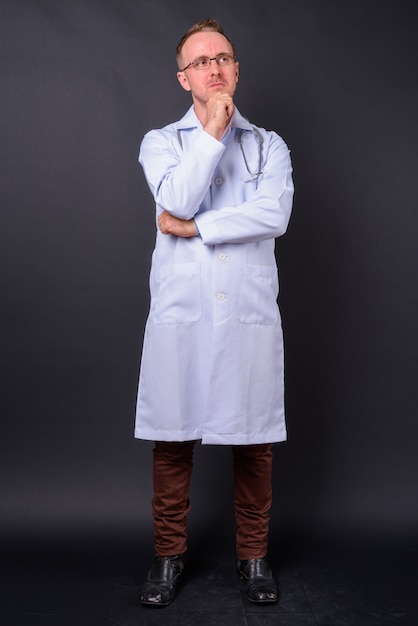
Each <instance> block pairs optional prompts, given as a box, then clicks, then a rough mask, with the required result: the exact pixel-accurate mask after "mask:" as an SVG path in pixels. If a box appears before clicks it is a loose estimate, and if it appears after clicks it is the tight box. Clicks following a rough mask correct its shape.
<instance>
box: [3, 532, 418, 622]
mask: <svg viewBox="0 0 418 626" xmlns="http://www.w3.org/2000/svg"><path fill="white" fill-rule="evenodd" d="M281 541H282V543H281V544H277V545H276V546H272V548H271V550H270V562H271V565H272V567H273V570H274V573H275V577H276V579H277V581H278V583H279V589H280V601H279V603H278V604H277V605H273V606H264V607H259V606H255V605H252V604H250V603H249V602H247V600H246V599H245V596H244V595H243V589H242V586H241V583H240V581H239V579H238V577H237V575H236V573H235V563H234V552H233V549H232V546H231V538H230V537H229V538H228V540H226V539H222V540H220V539H218V540H214V539H211V542H210V543H204V542H203V540H202V541H201V542H199V541H195V542H194V544H193V545H192V546H190V549H189V555H188V561H187V576H186V578H185V580H184V583H183V585H182V587H181V589H180V592H179V594H178V597H177V599H176V601H175V602H174V603H173V604H172V605H171V606H169V607H167V608H165V609H153V608H144V607H142V606H141V605H140V604H139V602H138V588H139V586H140V584H141V582H142V580H143V578H144V577H145V575H146V572H147V569H148V566H149V565H150V562H151V560H152V558H153V555H152V548H150V546H147V547H144V546H143V545H141V544H140V543H139V542H138V541H135V540H131V539H130V538H129V537H125V541H124V542H122V541H120V540H119V541H115V540H114V539H111V538H106V537H102V538H98V537H96V538H95V539H94V540H93V539H87V538H85V537H84V538H77V537H73V538H72V540H71V542H70V541H69V540H68V539H66V538H64V537H63V538H61V539H60V540H58V539H57V538H55V539H51V538H44V539H42V540H40V539H39V538H38V540H37V541H34V540H32V541H29V540H27V541H26V543H24V542H22V541H9V542H8V546H7V548H5V549H4V550H3V551H2V557H1V563H0V588H1V606H0V624H1V626H47V625H51V626H110V625H112V626H139V625H141V624H142V625H145V624H146V625H153V624H158V625H159V626H172V625H173V626H174V625H176V626H177V625H180V626H187V625H190V626H204V625H208V624H215V625H217V626H235V625H237V626H238V625H242V626H244V625H245V626H261V625H267V624H274V625H277V626H280V625H286V626H315V625H316V626H318V625H320V626H375V625H378V624H379V625H384V624H399V625H401V624H402V625H408V626H409V625H411V626H412V625H414V626H415V625H417V624H418V548H417V546H418V544H417V542H411V541H406V540H404V541H402V542H401V541H387V540H385V539H380V540H377V539H375V540H374V541H373V542H371V541H370V540H365V539H364V538H362V539H361V540H356V541H355V540H353V539H352V540H351V541H349V542H348V541H347V540H345V541H344V542H343V541H336V540H335V539H334V540H332V541H331V540H327V541H321V540H314V541H312V540H311V541H310V542H302V541H301V540H300V539H297V538H295V537H293V539H289V538H286V539H285V538H282V539H281Z"/></svg>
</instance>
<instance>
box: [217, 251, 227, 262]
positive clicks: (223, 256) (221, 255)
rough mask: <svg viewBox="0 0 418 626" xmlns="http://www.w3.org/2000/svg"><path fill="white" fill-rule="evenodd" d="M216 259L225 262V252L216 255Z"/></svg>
mask: <svg viewBox="0 0 418 626" xmlns="http://www.w3.org/2000/svg"><path fill="white" fill-rule="evenodd" d="M218 259H219V260H220V261H225V260H226V254H225V252H220V253H219V254H218Z"/></svg>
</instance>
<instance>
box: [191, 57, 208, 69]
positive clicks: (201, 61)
mask: <svg viewBox="0 0 418 626" xmlns="http://www.w3.org/2000/svg"><path fill="white" fill-rule="evenodd" d="M194 64H195V65H196V66H197V67H206V66H207V64H208V59H207V58H206V57H202V58H201V59H197V60H196V61H195V62H194Z"/></svg>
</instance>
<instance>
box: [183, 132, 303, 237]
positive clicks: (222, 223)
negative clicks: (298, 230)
mask: <svg viewBox="0 0 418 626" xmlns="http://www.w3.org/2000/svg"><path fill="white" fill-rule="evenodd" d="M262 170H263V174H262V175H261V176H260V178H259V182H258V186H257V189H255V190H254V191H253V192H252V193H249V197H248V199H247V200H246V201H245V202H243V203H241V204H239V205H236V206H225V207H221V208H219V209H217V210H216V211H213V210H212V211H206V212H205V213H202V214H199V215H197V216H196V217H195V221H196V225H197V228H198V230H199V233H200V236H201V237H202V241H203V243H204V244H206V245H213V244H222V243H249V242H256V241H262V240H264V239H271V238H275V237H279V236H280V235H283V234H284V233H285V232H286V229H287V225H288V223H289V219H290V214H291V210H292V202H293V180H292V165H291V160H290V153H289V149H288V147H287V146H286V144H285V142H284V141H283V140H282V139H281V137H279V136H278V135H277V134H276V133H274V132H272V133H270V142H269V145H268V153H267V157H266V159H265V162H264V164H263V168H262ZM244 184H250V183H244Z"/></svg>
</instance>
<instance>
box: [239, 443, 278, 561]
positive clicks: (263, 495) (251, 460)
mask: <svg viewBox="0 0 418 626" xmlns="http://www.w3.org/2000/svg"><path fill="white" fill-rule="evenodd" d="M232 454H233V468H234V507H235V519H236V528H237V531H236V532H237V534H236V542H237V557H238V559H245V560H246V559H261V558H263V557H265V556H266V553H267V542H268V531H269V522H270V508H271V502H272V486H271V476H272V461H273V451H272V445H271V444H257V445H250V446H232Z"/></svg>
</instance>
